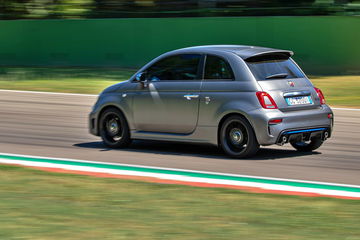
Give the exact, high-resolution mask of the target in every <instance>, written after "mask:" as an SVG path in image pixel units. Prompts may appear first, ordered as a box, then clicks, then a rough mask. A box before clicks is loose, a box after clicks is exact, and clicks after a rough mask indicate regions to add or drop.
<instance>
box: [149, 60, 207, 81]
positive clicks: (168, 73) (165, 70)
mask: <svg viewBox="0 0 360 240" xmlns="http://www.w3.org/2000/svg"><path fill="white" fill-rule="evenodd" d="M200 58H201V55H199V54H182V55H176V56H171V57H167V58H165V59H162V60H160V61H159V62H157V63H155V64H154V65H152V66H151V67H150V68H148V70H147V78H148V79H149V80H151V81H159V80H195V79H198V77H197V75H198V66H199V62H200Z"/></svg>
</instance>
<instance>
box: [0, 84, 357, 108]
mask: <svg viewBox="0 0 360 240" xmlns="http://www.w3.org/2000/svg"><path fill="white" fill-rule="evenodd" d="M0 92H13V93H33V94H51V95H64V96H66V95H68V96H87V97H96V96H98V94H82V93H59V92H40V91H23V90H7V89H0ZM331 108H332V109H334V110H344V111H360V109H357V108H337V107H331Z"/></svg>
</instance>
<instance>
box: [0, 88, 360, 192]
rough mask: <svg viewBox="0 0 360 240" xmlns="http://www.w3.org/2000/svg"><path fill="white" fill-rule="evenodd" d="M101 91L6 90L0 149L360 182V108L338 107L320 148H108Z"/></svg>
mask: <svg viewBox="0 0 360 240" xmlns="http://www.w3.org/2000/svg"><path fill="white" fill-rule="evenodd" d="M95 99H96V96H90V95H64V94H47V93H31V92H11V91H1V90H0V152H3V153H14V154H27V155H37V156H45V157H58V158H74V159H82V160H93V161H104V162H117V163H126V164H136V165H147V166H157V167H168V168H181V169H190V170H201V171H212V172H222V173H236V174H245V175H254V176H265V177H277V178H290V179H301V180H311V181H324V182H333V183H344V184H355V185H360V111H350V110H335V111H334V113H335V132H334V133H333V137H332V138H331V139H329V140H328V141H327V142H326V143H325V144H324V145H323V146H322V147H321V148H320V149H318V151H316V152H313V153H310V154H309V153H298V152H296V151H295V150H293V149H292V147H291V146H290V145H286V146H283V147H279V146H271V147H263V148H262V149H261V150H260V152H259V153H258V155H257V156H256V157H255V158H252V159H248V160H235V159H229V158H227V157H226V156H225V155H224V154H223V153H222V152H221V151H219V150H218V149H217V148H216V147H212V146H207V145H195V144H184V143H169V142H155V141H135V142H134V143H133V144H132V145H131V147H130V148H128V149H122V150H113V149H108V148H105V147H104V146H103V145H102V143H101V141H100V139H99V138H98V137H94V136H92V135H90V134H89V133H88V130H87V115H88V113H89V111H90V108H91V106H92V105H93V103H94V102H95Z"/></svg>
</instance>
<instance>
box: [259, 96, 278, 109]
mask: <svg viewBox="0 0 360 240" xmlns="http://www.w3.org/2000/svg"><path fill="white" fill-rule="evenodd" d="M256 96H257V98H258V99H259V102H260V105H261V106H262V107H263V108H265V109H277V108H278V107H277V105H276V103H275V101H274V99H273V98H272V97H271V96H270V95H269V94H268V93H267V92H256Z"/></svg>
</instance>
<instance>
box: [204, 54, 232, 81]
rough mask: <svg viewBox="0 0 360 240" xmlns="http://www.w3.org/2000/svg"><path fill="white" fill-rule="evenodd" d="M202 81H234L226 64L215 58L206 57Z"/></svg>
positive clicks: (222, 60)
mask: <svg viewBox="0 0 360 240" xmlns="http://www.w3.org/2000/svg"><path fill="white" fill-rule="evenodd" d="M204 79H229V80H231V79H234V74H233V72H232V70H231V67H230V65H229V63H228V62H226V61H225V60H224V59H222V58H220V57H216V56H211V55H208V56H207V57H206V65H205V74H204Z"/></svg>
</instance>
